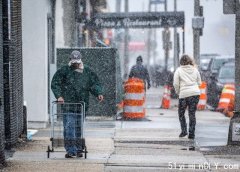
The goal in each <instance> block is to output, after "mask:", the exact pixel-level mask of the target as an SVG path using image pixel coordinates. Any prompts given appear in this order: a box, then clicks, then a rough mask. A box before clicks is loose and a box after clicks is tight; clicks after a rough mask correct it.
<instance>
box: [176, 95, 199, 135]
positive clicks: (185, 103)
mask: <svg viewBox="0 0 240 172" xmlns="http://www.w3.org/2000/svg"><path fill="white" fill-rule="evenodd" d="M198 101H199V96H191V97H186V98H182V99H179V105H178V115H179V121H180V124H181V129H182V132H183V133H187V123H186V119H185V115H184V114H185V111H186V108H187V107H188V115H189V135H191V136H195V126H196V117H195V112H196V110H197V104H198Z"/></svg>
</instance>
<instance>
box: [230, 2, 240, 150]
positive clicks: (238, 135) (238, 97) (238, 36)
mask: <svg viewBox="0 0 240 172" xmlns="http://www.w3.org/2000/svg"><path fill="white" fill-rule="evenodd" d="M228 2H229V1H228ZM235 3H236V4H235V14H236V20H235V29H236V30H235V107H234V110H235V111H234V115H233V117H232V118H231V121H230V125H229V132H228V145H238V146H239V145H240V75H239V73H240V68H239V66H240V1H235Z"/></svg>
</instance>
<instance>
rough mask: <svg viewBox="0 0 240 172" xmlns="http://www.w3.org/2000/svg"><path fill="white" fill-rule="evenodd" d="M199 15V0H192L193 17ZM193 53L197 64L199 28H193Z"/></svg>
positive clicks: (198, 56)
mask: <svg viewBox="0 0 240 172" xmlns="http://www.w3.org/2000/svg"><path fill="white" fill-rule="evenodd" d="M198 16H200V0H194V17H198ZM193 55H194V60H195V63H196V64H197V65H199V62H200V60H199V58H200V30H199V29H198V28H194V29H193Z"/></svg>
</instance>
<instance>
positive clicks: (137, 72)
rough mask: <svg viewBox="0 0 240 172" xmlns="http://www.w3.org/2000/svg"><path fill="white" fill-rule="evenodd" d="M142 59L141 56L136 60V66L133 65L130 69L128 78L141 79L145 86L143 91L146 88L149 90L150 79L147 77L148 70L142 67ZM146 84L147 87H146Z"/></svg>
mask: <svg viewBox="0 0 240 172" xmlns="http://www.w3.org/2000/svg"><path fill="white" fill-rule="evenodd" d="M142 63H143V59H142V56H138V57H137V59H136V65H134V66H133V67H132V68H131V71H130V74H129V78H133V77H134V78H139V79H142V80H143V82H144V85H145V91H146V88H147V89H150V87H151V84H150V77H149V73H148V70H147V69H146V68H145V67H144V66H143V64H142ZM146 83H147V86H146Z"/></svg>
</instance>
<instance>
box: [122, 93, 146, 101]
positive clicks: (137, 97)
mask: <svg viewBox="0 0 240 172" xmlns="http://www.w3.org/2000/svg"><path fill="white" fill-rule="evenodd" d="M143 98H144V93H126V96H125V100H143Z"/></svg>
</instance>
